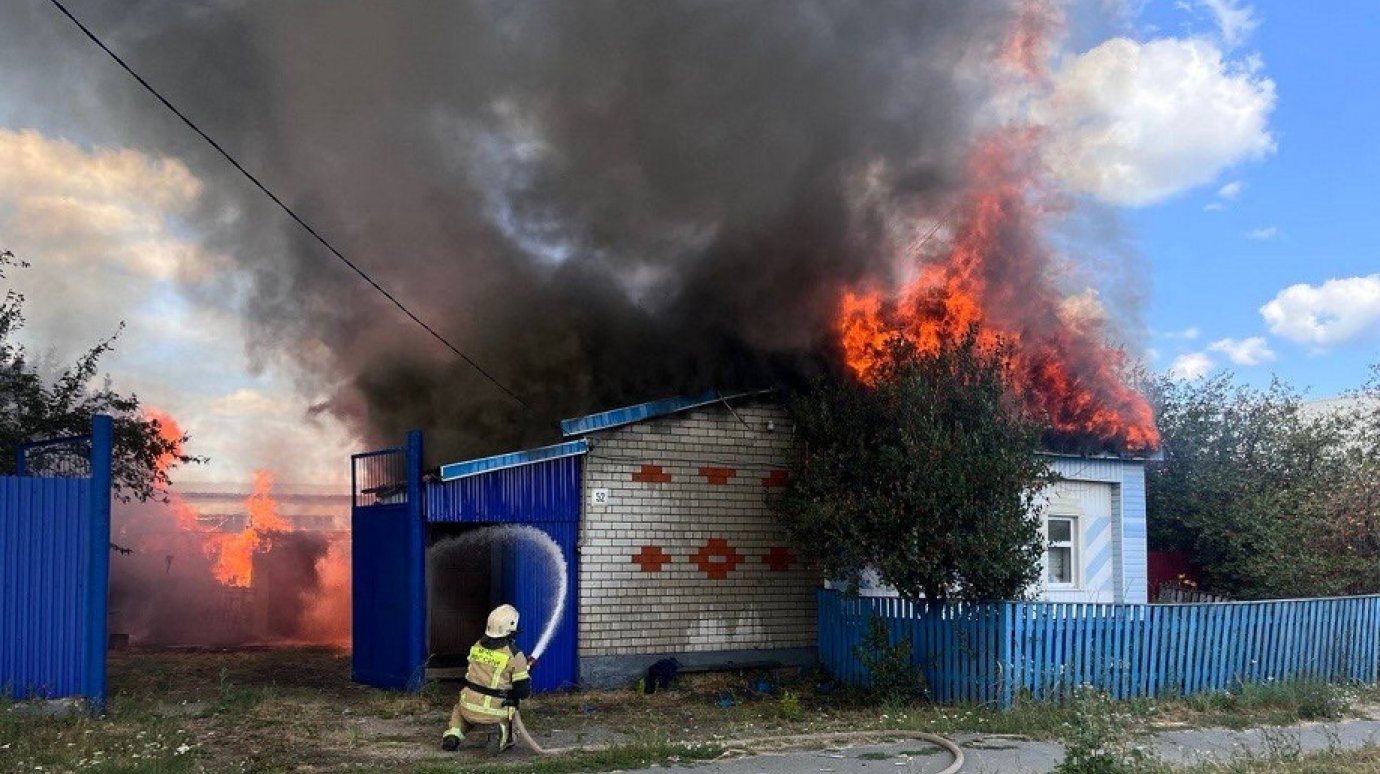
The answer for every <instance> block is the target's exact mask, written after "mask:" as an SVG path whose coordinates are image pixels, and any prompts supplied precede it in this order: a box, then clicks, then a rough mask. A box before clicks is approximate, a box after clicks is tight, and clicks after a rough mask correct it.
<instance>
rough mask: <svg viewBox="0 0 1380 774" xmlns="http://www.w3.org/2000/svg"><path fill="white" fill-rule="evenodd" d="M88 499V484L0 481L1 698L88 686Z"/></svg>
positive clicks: (7, 478)
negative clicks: (3, 695) (9, 695)
mask: <svg viewBox="0 0 1380 774" xmlns="http://www.w3.org/2000/svg"><path fill="white" fill-rule="evenodd" d="M90 497H91V480H90V479H87V478H17V477H13V476H5V477H0V693H9V694H11V695H13V696H15V697H16V698H31V697H44V698H53V697H62V696H76V695H80V694H81V693H82V692H83V688H85V687H86V678H87V677H89V676H88V675H87V671H88V670H89V668H90V660H89V658H88V653H87V650H88V649H87V647H86V640H87V638H88V634H90V633H89V632H88V631H87V629H88V621H87V607H88V593H89V589H88V583H87V579H88V578H89V576H90V574H91V573H90V567H91V551H90V546H91V542H92V534H91V502H90ZM101 645H102V650H101V652H102V654H103V653H104V648H103V645H104V643H101Z"/></svg>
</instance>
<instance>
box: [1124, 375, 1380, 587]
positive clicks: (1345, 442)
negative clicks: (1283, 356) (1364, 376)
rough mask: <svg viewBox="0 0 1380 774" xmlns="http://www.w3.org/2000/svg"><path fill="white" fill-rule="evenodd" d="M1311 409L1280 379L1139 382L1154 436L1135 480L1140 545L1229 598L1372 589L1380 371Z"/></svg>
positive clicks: (1376, 562)
mask: <svg viewBox="0 0 1380 774" xmlns="http://www.w3.org/2000/svg"><path fill="white" fill-rule="evenodd" d="M1373 373H1374V375H1373V376H1372V378H1371V379H1370V381H1369V382H1368V383H1367V384H1366V385H1365V386H1363V387H1362V388H1361V389H1359V390H1356V391H1354V392H1352V393H1350V394H1349V395H1348V396H1347V400H1344V401H1342V402H1340V403H1339V404H1338V405H1336V406H1333V407H1330V408H1324V407H1313V408H1310V407H1309V406H1307V405H1306V404H1305V402H1304V401H1303V399H1302V397H1301V395H1300V394H1299V393H1298V392H1297V391H1296V390H1294V389H1292V388H1291V387H1289V386H1288V385H1286V384H1284V383H1283V382H1281V381H1279V380H1275V381H1273V382H1272V383H1271V384H1270V386H1269V387H1267V388H1265V389H1254V388H1251V387H1247V386H1243V385H1239V384H1237V383H1236V382H1235V380H1234V378H1233V376H1232V375H1231V374H1229V373H1222V374H1218V375H1215V376H1211V377H1208V378H1204V379H1199V380H1193V381H1176V380H1173V379H1170V378H1167V377H1159V378H1153V379H1148V380H1146V381H1147V384H1146V388H1147V389H1146V392H1147V394H1148V395H1149V396H1150V398H1151V402H1152V404H1153V405H1154V407H1155V413H1156V417H1157V422H1158V424H1159V428H1160V432H1161V433H1162V435H1163V438H1164V444H1163V455H1164V459H1163V461H1160V462H1155V463H1152V464H1150V465H1149V466H1148V468H1147V471H1146V485H1147V489H1148V491H1147V496H1148V497H1147V499H1148V503H1147V505H1148V517H1149V530H1150V547H1151V549H1152V550H1176V551H1183V552H1185V553H1187V554H1188V556H1189V558H1190V559H1191V560H1192V561H1193V563H1194V564H1195V565H1197V566H1198V567H1199V568H1200V569H1201V570H1202V572H1203V582H1204V585H1205V586H1206V587H1208V588H1209V589H1211V590H1212V591H1216V592H1220V593H1225V594H1229V595H1233V596H1237V597H1240V598H1268V597H1286V596H1310V595H1330V594H1342V593H1374V592H1380V370H1377V371H1374V372H1373Z"/></svg>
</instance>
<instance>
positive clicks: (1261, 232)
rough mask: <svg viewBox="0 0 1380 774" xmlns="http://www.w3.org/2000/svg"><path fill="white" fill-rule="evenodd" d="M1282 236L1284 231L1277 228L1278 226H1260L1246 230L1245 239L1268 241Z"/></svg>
mask: <svg viewBox="0 0 1380 774" xmlns="http://www.w3.org/2000/svg"><path fill="white" fill-rule="evenodd" d="M1282 236H1284V232H1283V231H1281V230H1280V229H1279V226H1262V227H1261V228H1255V229H1251V230H1250V231H1248V232H1246V238H1247V239H1254V240H1255V241H1257V242H1268V241H1269V240H1271V239H1278V238H1280V237H1282Z"/></svg>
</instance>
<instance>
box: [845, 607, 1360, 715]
mask: <svg viewBox="0 0 1380 774" xmlns="http://www.w3.org/2000/svg"><path fill="white" fill-rule="evenodd" d="M873 617H878V618H880V620H881V621H882V622H883V623H885V624H886V629H887V633H888V637H889V638H890V640H891V642H892V643H897V642H900V641H901V640H902V639H909V640H910V643H911V662H912V663H913V664H914V665H915V666H916V667H918V668H919V669H920V670H921V671H922V672H923V674H924V676H925V680H926V684H927V686H928V688H929V691H930V695H931V697H932V698H933V699H934V700H935V701H938V702H941V703H980V704H995V705H998V706H1004V707H1005V706H1010V705H1011V704H1012V703H1013V702H1014V701H1015V700H1016V699H1017V698H1019V697H1023V696H1028V697H1030V698H1033V699H1035V700H1037V701H1049V700H1058V699H1062V698H1065V697H1067V696H1068V695H1069V694H1070V693H1071V692H1072V691H1074V690H1075V689H1076V688H1078V687H1079V686H1084V685H1090V686H1094V687H1096V688H1097V689H1099V690H1102V691H1105V692H1106V693H1108V694H1110V695H1111V696H1114V697H1116V698H1121V699H1125V698H1131V697H1136V696H1166V695H1188V694H1194V693H1205V692H1213V691H1226V690H1231V689H1233V688H1236V687H1238V686H1240V685H1241V684H1243V683H1252V682H1267V681H1287V680H1327V681H1337V682H1352V683H1362V684H1374V683H1376V682H1377V680H1378V679H1380V673H1378V671H1377V670H1378V669H1380V596H1367V597H1339V598H1331V599H1297V600H1272V601H1265V602H1226V603H1212V604H1182V605H1110V604H1085V603H1064V602H995V603H963V602H950V603H935V602H925V601H919V602H911V601H907V600H902V599H893V598H885V597H860V598H859V597H848V596H845V595H844V594H842V593H841V592H838V591H831V590H821V591H820V592H819V654H820V661H821V662H822V663H823V664H824V666H825V667H826V668H827V669H828V670H829V671H830V672H831V673H832V674H833V675H834V676H835V677H837V678H838V679H839V680H842V681H843V682H846V683H849V684H853V685H863V686H865V685H867V684H868V683H869V675H868V673H867V669H866V667H864V666H863V664H862V663H861V662H860V661H859V660H858V656H857V648H858V646H859V645H860V644H861V643H862V642H863V640H864V638H865V636H866V634H867V630H868V626H869V621H870V619H872V618H873Z"/></svg>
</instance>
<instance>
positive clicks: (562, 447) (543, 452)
mask: <svg viewBox="0 0 1380 774" xmlns="http://www.w3.org/2000/svg"><path fill="white" fill-rule="evenodd" d="M588 451H589V441H586V440H584V439H583V438H581V439H580V440H578V441H567V442H565V443H558V444H556V445H554V446H543V447H541V448H539V449H527V450H526V451H516V452H509V453H507V454H495V455H494V456H492V457H480V458H479V459H477V460H467V461H465V462H452V463H450V464H449V465H442V466H441V480H442V481H454V480H455V479H457V478H465V477H466V476H476V475H479V474H480V473H489V472H491V471H495V470H503V469H504V468H515V467H518V466H519V465H531V464H532V463H534V462H545V461H547V460H558V459H560V458H562V457H574V456H576V455H578V454H584V453H585V452H588Z"/></svg>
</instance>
